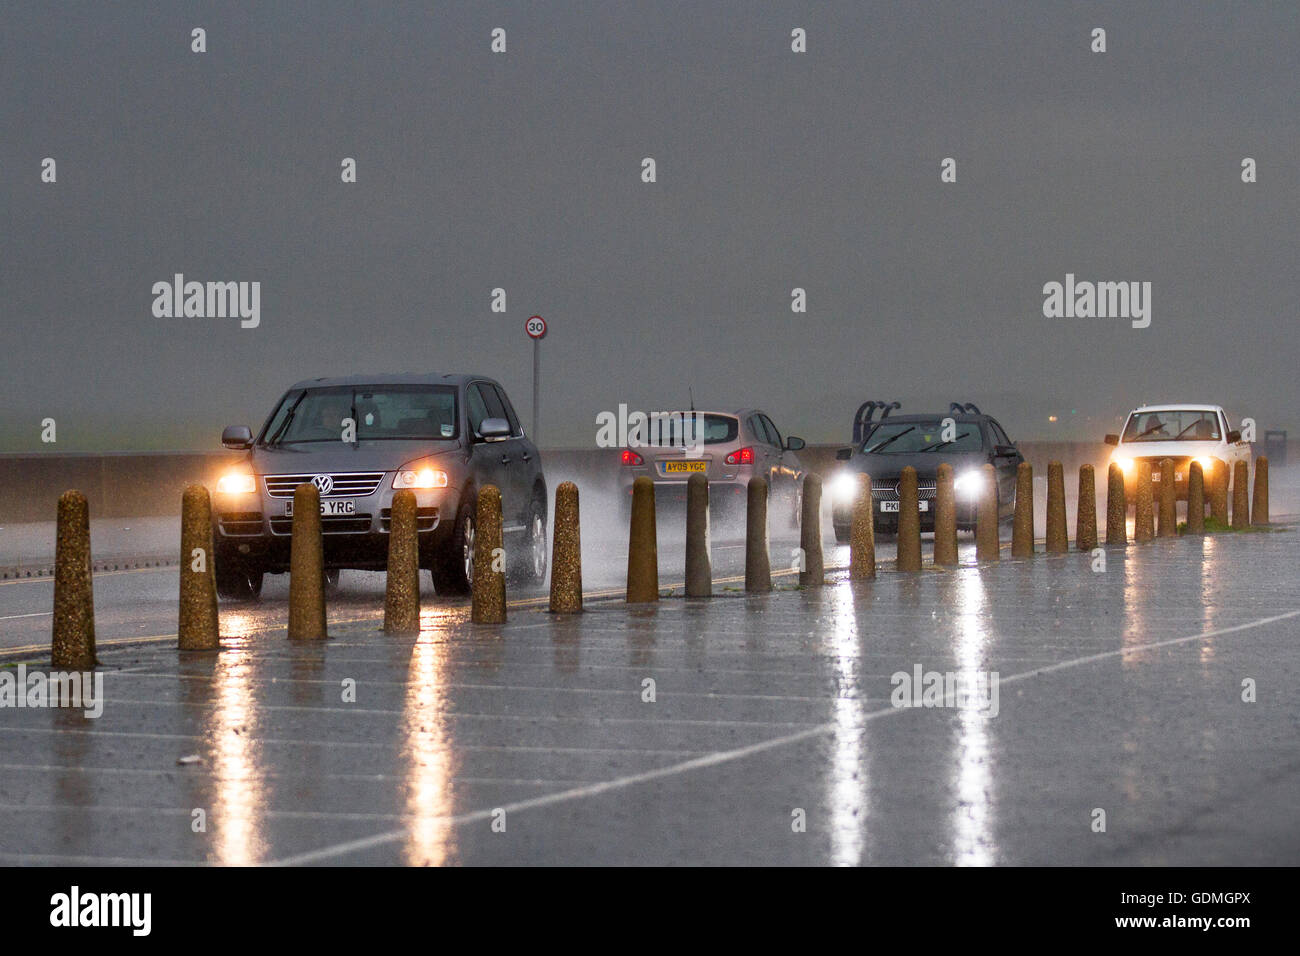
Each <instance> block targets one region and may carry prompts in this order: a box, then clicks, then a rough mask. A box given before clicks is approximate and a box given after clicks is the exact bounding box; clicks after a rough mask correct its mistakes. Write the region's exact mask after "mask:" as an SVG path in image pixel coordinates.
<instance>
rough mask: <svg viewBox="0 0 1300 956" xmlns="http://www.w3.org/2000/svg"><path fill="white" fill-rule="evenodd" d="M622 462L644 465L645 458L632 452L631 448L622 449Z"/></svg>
mask: <svg viewBox="0 0 1300 956" xmlns="http://www.w3.org/2000/svg"><path fill="white" fill-rule="evenodd" d="M623 464H625V465H644V464H645V459H644V458H642V457H641V456H640V455H638V454H637V453H636V452H634V451H633V450H632V449H631V448H624V449H623Z"/></svg>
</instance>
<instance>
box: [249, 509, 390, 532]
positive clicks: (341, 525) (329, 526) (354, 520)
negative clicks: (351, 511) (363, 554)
mask: <svg viewBox="0 0 1300 956" xmlns="http://www.w3.org/2000/svg"><path fill="white" fill-rule="evenodd" d="M320 530H321V534H366V533H367V532H369V531H370V515H363V514H355V515H321V519H320ZM271 533H272V534H282V535H288V534H292V533H293V519H292V518H272V519H271Z"/></svg>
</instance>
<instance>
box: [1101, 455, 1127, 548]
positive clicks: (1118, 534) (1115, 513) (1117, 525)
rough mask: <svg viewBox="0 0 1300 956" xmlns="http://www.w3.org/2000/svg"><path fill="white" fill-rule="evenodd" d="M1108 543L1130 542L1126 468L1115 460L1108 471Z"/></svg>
mask: <svg viewBox="0 0 1300 956" xmlns="http://www.w3.org/2000/svg"><path fill="white" fill-rule="evenodd" d="M1106 544H1108V545H1110V544H1128V496H1127V494H1126V493H1125V491H1124V469H1123V468H1121V467H1120V466H1119V465H1117V464H1116V463H1115V462H1113V461H1112V462H1111V463H1110V468H1109V469H1108V470H1107V472H1106Z"/></svg>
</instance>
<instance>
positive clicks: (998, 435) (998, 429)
mask: <svg viewBox="0 0 1300 956" xmlns="http://www.w3.org/2000/svg"><path fill="white" fill-rule="evenodd" d="M989 424H990V425H992V426H993V440H994V441H995V442H997V443H998V444H999V445H1011V444H1014V442H1012V441H1011V439H1010V438H1008V437H1007V433H1006V432H1004V431H1003V430H1002V426H1001V425H999V424H998V423H997V422H995V421H994V420H993V419H991V418H990V419H989Z"/></svg>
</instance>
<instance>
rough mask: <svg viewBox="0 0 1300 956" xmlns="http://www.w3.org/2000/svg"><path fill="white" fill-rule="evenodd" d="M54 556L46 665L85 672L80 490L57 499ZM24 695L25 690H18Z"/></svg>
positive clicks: (87, 584)
mask: <svg viewBox="0 0 1300 956" xmlns="http://www.w3.org/2000/svg"><path fill="white" fill-rule="evenodd" d="M55 535H56V538H57V541H56V544H55V557H54V622H53V629H52V633H51V637H52V639H51V641H50V664H51V666H52V667H53V668H54V669H56V670H65V671H85V670H90V668H92V667H94V666H95V665H96V664H98V663H99V662H98V661H97V660H96V658H95V598H94V592H93V589H92V586H91V580H90V504H89V502H87V501H86V496H85V495H83V494H82V493H81V492H80V491H65V492H64V493H63V494H61V495H60V496H59V509H58V521H57V530H56V532H55ZM19 692H20V693H26V689H25V688H22V689H20V690H19Z"/></svg>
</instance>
